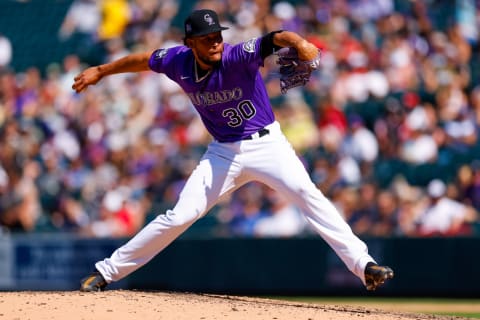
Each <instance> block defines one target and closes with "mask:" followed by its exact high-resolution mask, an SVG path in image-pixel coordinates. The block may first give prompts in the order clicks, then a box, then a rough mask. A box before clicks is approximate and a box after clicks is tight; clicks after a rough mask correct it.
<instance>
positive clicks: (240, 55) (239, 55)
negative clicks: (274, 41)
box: [226, 38, 263, 69]
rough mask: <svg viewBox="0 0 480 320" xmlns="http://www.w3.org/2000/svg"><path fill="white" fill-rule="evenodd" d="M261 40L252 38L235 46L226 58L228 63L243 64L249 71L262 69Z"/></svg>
mask: <svg viewBox="0 0 480 320" xmlns="http://www.w3.org/2000/svg"><path fill="white" fill-rule="evenodd" d="M261 40H262V38H252V39H250V40H247V41H245V42H240V43H238V44H236V45H234V46H233V47H232V50H231V51H230V52H229V54H228V56H227V57H226V63H227V64H241V65H242V66H244V67H245V68H249V69H257V68H258V67H262V66H263V58H262V55H261V46H260V44H261Z"/></svg>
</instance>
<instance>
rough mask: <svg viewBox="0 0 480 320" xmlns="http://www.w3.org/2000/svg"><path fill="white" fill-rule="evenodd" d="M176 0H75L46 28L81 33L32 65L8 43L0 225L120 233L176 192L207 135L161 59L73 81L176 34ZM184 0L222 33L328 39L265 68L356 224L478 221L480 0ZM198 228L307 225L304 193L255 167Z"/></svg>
mask: <svg viewBox="0 0 480 320" xmlns="http://www.w3.org/2000/svg"><path fill="white" fill-rule="evenodd" d="M182 4H184V3H183V2H179V1H175V0H164V1H155V0H131V1H126V0H103V1H94V0H75V1H73V4H72V6H71V7H70V9H69V11H68V12H67V14H66V16H65V19H64V22H63V24H62V25H61V27H60V29H59V32H58V34H57V35H55V34H52V37H53V36H56V37H59V39H62V41H65V42H70V43H71V44H72V43H74V44H75V50H74V52H73V53H72V54H71V55H68V56H66V57H65V58H64V60H63V61H61V62H55V61H52V64H51V65H49V66H48V68H46V70H39V69H38V68H37V67H35V66H32V67H31V68H29V69H27V70H25V71H22V72H16V71H15V70H14V69H13V68H11V67H10V66H9V62H10V61H11V59H8V57H7V58H3V59H0V63H1V62H3V64H0V226H1V228H2V229H1V231H0V233H1V232H70V233H76V234H79V235H83V236H87V237H127V236H131V235H133V234H135V233H136V232H137V231H138V230H139V229H140V228H141V227H142V226H143V225H145V224H146V223H148V222H149V221H150V220H151V219H153V218H154V217H155V216H156V215H158V214H163V213H164V212H165V210H166V209H167V208H170V207H171V206H172V204H174V203H175V201H176V197H177V196H178V192H179V190H180V189H181V187H182V185H183V183H184V182H185V179H186V178H187V177H188V175H189V174H190V172H191V171H192V170H193V169H194V167H195V165H196V163H197V161H198V160H199V158H200V156H201V155H202V153H203V151H204V150H205V147H206V145H207V144H208V142H209V141H210V139H211V138H210V136H209V135H208V134H207V132H206V131H205V129H204V128H203V125H202V124H201V122H200V119H199V117H198V115H197V114H196V113H195V110H194V108H193V106H192V105H191V103H190V101H189V100H188V98H187V97H186V96H185V95H184V94H183V92H182V91H181V90H180V88H179V87H178V86H177V85H176V84H175V83H173V82H171V81H170V80H169V79H168V78H167V77H165V76H164V75H159V74H156V73H153V72H144V73H137V74H121V75H116V76H113V77H109V78H106V79H103V80H102V81H101V82H100V83H99V84H97V85H96V86H95V87H90V88H89V89H88V90H86V91H85V92H83V93H81V94H76V93H75V92H74V91H73V90H72V89H71V85H72V83H73V77H74V76H75V75H76V74H78V73H79V72H80V71H81V70H82V69H83V68H85V67H86V66H88V65H92V64H97V63H103V62H107V61H111V60H114V59H117V58H119V57H122V56H124V55H126V54H128V53H132V52H137V51H144V50H153V49H156V48H162V47H170V46H174V45H179V44H183V39H182V36H183V30H182V26H181V23H180V25H178V24H177V25H176V24H175V23H174V21H175V18H176V17H179V16H182V14H185V12H182V11H181V8H182ZM191 5H192V8H191V9H194V8H206V7H208V8H212V9H214V10H216V11H217V12H218V13H219V16H220V17H221V20H222V21H221V23H222V24H223V25H227V26H229V27H230V29H229V30H226V31H224V33H223V35H224V40H225V41H226V42H229V43H237V42H240V41H245V40H248V39H249V38H252V37H259V36H261V35H263V34H265V33H267V32H270V31H273V30H279V29H284V30H291V31H295V32H298V33H300V34H302V35H304V36H305V37H306V38H307V39H309V40H310V41H311V42H313V43H314V44H315V45H317V46H318V47H319V49H321V51H322V68H321V70H319V71H316V72H315V73H314V74H313V76H312V79H311V80H310V82H309V83H308V84H307V85H306V86H305V87H302V88H295V89H292V90H290V91H289V92H288V93H287V94H285V95H282V94H281V93H280V87H279V80H278V78H279V77H278V68H277V66H276V63H275V57H274V56H272V57H269V58H268V59H267V60H266V62H265V67H264V68H262V69H261V72H262V73H263V76H264V79H265V83H266V85H267V89H268V91H269V94H270V97H271V102H272V105H273V107H274V111H275V113H276V116H277V119H278V121H279V122H280V123H281V126H282V128H283V131H284V133H285V134H286V135H287V137H288V139H289V140H290V141H291V143H292V145H293V147H294V148H295V150H296V151H297V153H298V154H299V156H300V157H301V159H302V160H303V161H304V164H305V166H306V167H307V169H308V171H309V172H310V174H311V176H312V178H313V181H314V182H315V183H316V184H317V186H318V187H319V188H320V189H321V190H322V192H323V193H324V194H325V195H326V196H327V197H329V198H330V199H331V200H332V201H333V203H334V204H335V206H336V207H337V208H338V210H339V212H340V213H341V214H342V215H343V216H344V218H345V219H346V221H347V222H348V223H349V224H350V225H351V227H352V229H353V230H354V232H356V233H357V234H358V235H360V236H424V237H427V236H471V235H476V234H478V233H479V232H480V228H479V227H478V226H479V221H480V220H479V217H478V213H479V211H480V141H479V139H478V137H479V129H480V81H479V74H480V73H479V72H480V64H479V63H480V59H479V47H478V27H479V26H480V23H479V17H480V10H479V8H480V6H479V5H480V3H478V1H474V0H456V1H441V0H425V1H394V0H307V1H293V2H287V1H268V0H256V1H254V0H236V1H231V0H224V1H218V0H217V1H197V2H195V3H191ZM189 11H190V9H189V10H188V12H189ZM188 12H187V14H188ZM182 21H183V20H182ZM5 43H6V44H5ZM0 45H1V46H3V47H4V48H8V39H5V38H0ZM0 51H3V50H0ZM10 51H11V48H10ZM195 230H196V231H197V232H199V234H202V235H205V236H208V235H216V236H231V235H233V236H252V237H262V236H267V237H270V236H271V237H289V236H302V235H308V234H309V233H310V232H311V230H310V228H309V226H308V225H307V224H306V222H305V220H304V218H303V216H302V214H301V212H300V211H299V209H298V208H296V207H295V206H294V205H292V204H291V203H288V202H286V201H285V200H284V198H283V197H281V195H279V194H278V193H276V192H275V191H273V190H271V189H269V188H268V187H266V186H264V185H261V184H258V183H255V182H253V183H249V184H247V185H245V186H243V187H242V188H240V189H239V190H237V191H236V192H234V193H233V194H232V195H231V196H230V197H229V199H225V200H224V201H222V202H221V203H220V204H218V205H217V206H216V207H215V208H214V209H213V210H212V211H211V212H210V213H209V214H208V215H207V216H206V217H204V218H202V219H201V220H199V221H198V222H197V223H196V224H195V225H194V226H193V227H192V231H191V232H195Z"/></svg>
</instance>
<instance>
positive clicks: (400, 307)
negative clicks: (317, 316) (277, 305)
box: [269, 296, 480, 319]
mask: <svg viewBox="0 0 480 320" xmlns="http://www.w3.org/2000/svg"><path fill="white" fill-rule="evenodd" d="M269 298H271V299H278V300H288V301H300V302H309V303H315V304H322V305H350V306H360V307H364V308H373V309H381V310H388V311H392V312H407V313H424V314H436V315H444V316H457V317H465V318H472V319H480V299H447V298H417V297H411V298H410V297H409V298H384V297H379V298H376V297H288V296H281V297H279V296H275V297H269Z"/></svg>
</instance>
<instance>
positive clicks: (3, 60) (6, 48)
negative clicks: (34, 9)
mask: <svg viewBox="0 0 480 320" xmlns="http://www.w3.org/2000/svg"><path fill="white" fill-rule="evenodd" d="M11 61H12V43H11V42H10V39H8V38H7V37H6V36H5V35H3V34H1V33H0V71H2V69H5V68H6V67H8V66H9V65H10V62H11Z"/></svg>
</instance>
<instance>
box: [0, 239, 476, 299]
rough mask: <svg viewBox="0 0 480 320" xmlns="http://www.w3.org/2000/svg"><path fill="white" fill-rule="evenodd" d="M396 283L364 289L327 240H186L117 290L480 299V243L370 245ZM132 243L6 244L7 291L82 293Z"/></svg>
mask: <svg viewBox="0 0 480 320" xmlns="http://www.w3.org/2000/svg"><path fill="white" fill-rule="evenodd" d="M364 240H365V241H366V242H367V244H368V245H369V248H370V252H371V254H372V255H373V256H374V257H376V258H377V260H378V262H381V263H384V264H388V265H390V266H392V267H393V268H394V270H395V272H396V276H395V278H394V279H393V280H392V281H391V282H389V283H388V284H387V285H386V286H384V287H382V288H381V289H380V290H378V291H377V292H375V293H369V292H367V291H365V290H364V288H363V286H362V284H361V283H360V281H359V280H358V279H357V278H356V277H354V276H353V275H352V274H351V273H350V272H349V271H348V270H347V269H346V268H345V266H344V265H343V263H342V262H341V261H340V260H339V259H338V257H337V256H336V255H335V254H334V252H333V251H332V250H331V249H330V248H329V247H328V246H327V245H326V244H325V242H324V241H323V240H322V239H320V238H294V239H239V238H216V239H210V238H209V239H207V238H205V239H190V238H180V239H178V240H176V241H175V242H174V243H173V244H172V245H171V246H169V247H168V248H167V249H166V250H165V251H163V252H162V253H161V254H159V255H158V256H157V257H155V258H154V259H153V260H152V261H150V262H149V263H148V264H147V265H146V266H144V267H143V268H141V269H139V270H137V271H136V272H134V273H133V274H131V275H130V276H129V277H127V278H125V279H123V280H121V281H119V282H117V283H115V284H114V285H111V286H109V288H111V289H141V290H164V291H187V292H208V293H228V294H248V295H338V296H355V295H370V294H374V295H377V296H438V297H439V296H442V297H479V296H480V277H478V276H477V270H479V265H480V257H479V256H477V255H475V254H472V253H474V252H476V248H478V247H479V246H480V238H428V239H425V238H422V239H419V238H369V239H364ZM125 241H126V239H82V238H78V237H74V236H70V235H61V236H60V235H48V236H47V235H44V236H38V235H32V236H24V235H22V236H9V237H3V238H1V239H0V290H76V289H78V286H79V280H80V278H82V277H83V276H85V275H86V274H87V273H89V272H91V271H92V268H93V263H94V262H95V261H97V260H100V259H103V258H104V257H107V256H109V255H110V254H111V252H113V250H115V248H117V247H118V246H119V245H121V244H122V243H124V242H125Z"/></svg>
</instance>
